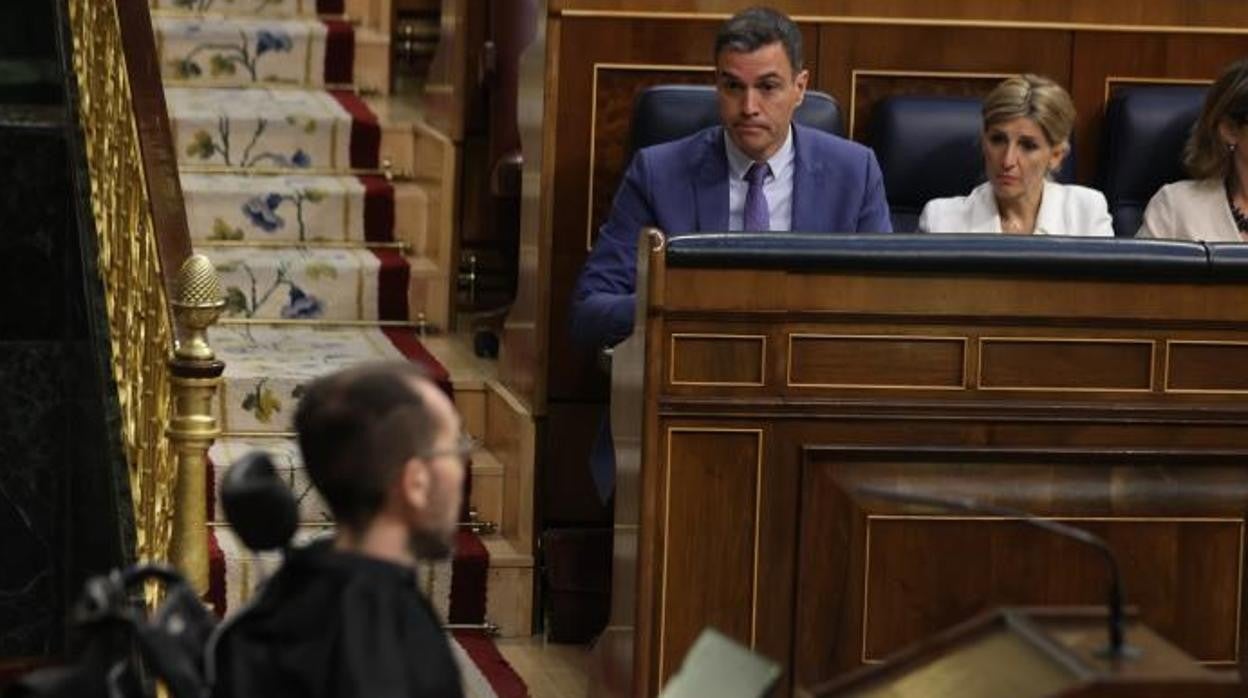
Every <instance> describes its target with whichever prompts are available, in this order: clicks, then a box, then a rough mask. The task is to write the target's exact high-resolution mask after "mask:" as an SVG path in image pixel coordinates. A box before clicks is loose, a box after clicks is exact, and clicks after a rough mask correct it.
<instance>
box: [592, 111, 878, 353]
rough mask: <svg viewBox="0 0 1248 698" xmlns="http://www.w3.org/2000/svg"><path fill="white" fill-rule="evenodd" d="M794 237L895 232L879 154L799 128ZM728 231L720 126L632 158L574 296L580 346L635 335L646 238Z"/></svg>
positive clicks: (606, 343) (795, 143) (795, 133)
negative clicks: (649, 230) (647, 231)
mask: <svg viewBox="0 0 1248 698" xmlns="http://www.w3.org/2000/svg"><path fill="white" fill-rule="evenodd" d="M793 147H794V160H793V165H794V171H793V220H792V224H791V227H792V229H793V230H794V231H798V232H803V233H854V232H892V224H891V222H890V219H889V215H888V202H887V201H886V200H885V198H884V180H883V177H882V176H881V175H880V166H879V164H878V163H876V161H875V154H874V153H873V152H871V150H870V149H868V148H866V147H863V146H861V145H858V144H857V143H854V142H852V141H847V140H845V139H843V138H837V137H836V136H833V135H830V134H827V133H824V132H822V131H818V130H815V129H812V128H808V127H805V126H801V125H799V124H797V123H794V124H793ZM646 226H655V227H657V228H659V229H660V230H662V231H663V232H665V233H668V234H672V233H689V232H697V231H706V232H723V231H726V230H728V156H727V154H726V153H725V152H724V129H723V127H721V126H713V127H711V128H707V129H704V130H702V131H699V132H697V133H695V134H693V135H692V136H689V137H687V138H682V139H680V140H677V141H671V142H670V143H662V144H660V145H655V146H651V147H649V148H644V149H642V150H640V151H638V153H637V154H636V155H635V156H634V157H633V161H632V164H630V165H629V167H628V171H627V172H626V173H625V174H624V181H623V183H621V184H620V188H619V191H617V192H616V195H615V203H614V204H613V205H612V207H611V215H610V217H609V218H608V219H607V222H606V223H604V224H603V226H602V227H601V228H600V229H599V231H598V241H597V242H595V243H594V249H593V251H591V252H590V254H589V259H588V260H586V262H585V267H584V269H582V270H581V277H580V279H578V280H577V283H576V290H575V292H574V293H573V297H572V317H571V329H572V335H573V338H574V339H576V340H577V341H578V342H580V343H583V344H587V345H591V346H598V347H601V346H612V345H615V344H617V343H619V342H620V341H622V340H624V339H625V338H626V337H628V335H629V334H631V333H632V331H633V313H634V310H635V308H634V299H633V293H634V291H635V289H636V282H637V236H638V235H639V234H640V232H641V229H642V228H644V227H646Z"/></svg>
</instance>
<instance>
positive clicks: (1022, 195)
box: [919, 75, 1114, 236]
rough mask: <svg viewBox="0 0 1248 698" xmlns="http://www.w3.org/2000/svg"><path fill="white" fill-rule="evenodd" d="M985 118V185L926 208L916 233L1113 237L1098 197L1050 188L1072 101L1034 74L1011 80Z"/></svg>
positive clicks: (1064, 146)
mask: <svg viewBox="0 0 1248 698" xmlns="http://www.w3.org/2000/svg"><path fill="white" fill-rule="evenodd" d="M983 113H984V129H983V136H982V138H981V147H982V149H983V153H984V171H985V172H986V173H987V175H988V181H987V182H985V183H983V184H981V185H979V186H978V187H975V189H974V190H972V191H971V193H970V194H969V195H967V196H954V197H950V198H947V199H934V200H932V201H929V202H927V205H926V206H924V207H923V213H922V214H921V215H920V216H919V231H920V232H927V233H1012V234H1016V235H1101V236H1112V235H1113V234H1114V228H1113V222H1112V220H1111V219H1110V217H1109V206H1108V205H1107V204H1106V203H1105V197H1104V196H1102V195H1101V193H1100V192H1098V191H1096V190H1095V189H1088V188H1087V187H1080V186H1075V185H1069V184H1057V183H1056V182H1053V181H1052V176H1053V173H1055V172H1057V170H1058V168H1060V167H1061V165H1062V160H1063V159H1065V157H1066V155H1067V154H1068V153H1069V152H1070V132H1071V130H1072V129H1074V126H1075V105H1074V102H1072V101H1071V99H1070V95H1069V94H1067V92H1066V90H1065V89H1063V88H1062V86H1061V85H1059V84H1057V83H1056V82H1053V81H1052V80H1050V79H1048V78H1045V77H1040V76H1038V75H1019V76H1017V77H1012V78H1009V79H1007V80H1005V81H1003V82H1002V83H1001V84H1000V85H997V87H996V88H995V89H993V91H992V92H991V93H989V95H988V97H987V98H985V100H984V112H983Z"/></svg>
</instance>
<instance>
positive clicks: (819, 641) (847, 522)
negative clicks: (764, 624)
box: [794, 447, 1248, 683]
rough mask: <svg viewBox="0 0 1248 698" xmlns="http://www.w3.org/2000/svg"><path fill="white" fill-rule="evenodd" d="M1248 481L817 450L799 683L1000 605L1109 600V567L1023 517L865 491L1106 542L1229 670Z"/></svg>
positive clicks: (1142, 605)
mask: <svg viewBox="0 0 1248 698" xmlns="http://www.w3.org/2000/svg"><path fill="white" fill-rule="evenodd" d="M1179 473H1182V475H1181V477H1182V479H1183V481H1184V486H1182V487H1176V486H1175V485H1174V484H1173V481H1174V479H1175V478H1178V477H1180V475H1179ZM1242 477H1243V475H1242V469H1241V468H1240V467H1239V466H1238V465H1236V464H1235V462H1234V461H1232V460H1229V459H1226V458H1221V457H1217V456H1214V457H1210V458H1207V459H1205V460H1204V461H1203V462H1202V459H1201V457H1200V456H1196V455H1188V456H1180V455H1177V454H1174V455H1171V456H1169V457H1159V456H1158V455H1156V454H1154V455H1151V456H1147V457H1140V456H1138V455H1126V454H1115V453H1113V452H1099V453H1098V452H1094V451H1089V452H1076V453H1069V452H1067V453H1057V454H1055V455H1052V456H1048V457H1046V456H1045V455H1044V454H1042V453H1040V452H1035V451H1033V452H1009V451H1004V450H998V451H995V452H994V451H993V450H991V449H987V450H981V449H967V450H965V451H962V452H959V451H958V450H957V449H950V450H947V451H940V452H931V453H927V454H923V453H918V454H916V453H912V452H903V451H896V452H893V453H884V452H882V451H881V452H877V453H873V452H872V451H871V450H870V449H853V448H843V449H842V448H834V447H833V448H827V449H819V448H813V449H808V450H807V458H806V460H805V465H804V470H803V480H802V498H803V506H802V512H803V513H802V515H801V520H800V523H799V527H800V534H799V535H800V542H799V545H798V548H799V551H800V552H799V561H798V567H799V570H800V572H799V576H800V579H799V582H798V584H799V590H798V598H797V604H798V607H799V608H803V609H806V612H804V613H801V614H797V616H796V626H795V632H796V638H797V639H796V645H795V647H796V660H795V661H796V664H795V668H794V669H795V672H796V675H797V677H798V680H799V681H800V682H803V683H805V682H808V681H809V682H816V681H820V680H823V679H826V678H829V677H831V676H833V675H835V674H837V673H838V672H840V671H844V670H845V669H849V668H853V667H857V666H860V665H861V664H863V663H865V662H870V661H875V660H879V659H881V658H883V657H884V656H885V655H887V654H888V653H891V652H894V651H896V650H898V649H901V648H902V647H904V646H905V645H907V644H909V643H912V642H915V641H918V640H920V639H922V638H923V637H926V636H928V635H930V634H932V633H935V632H937V631H939V630H941V629H944V628H946V627H949V626H952V625H954V624H956V623H958V622H961V621H962V620H965V619H966V618H968V617H970V616H973V615H974V614H975V613H977V612H979V611H982V610H985V609H987V608H991V607H993V606H997V605H1017V604H1022V605H1029V604H1030V605H1071V604H1085V605H1086V604H1098V603H1102V602H1103V600H1104V598H1105V592H1106V588H1107V573H1106V567H1105V562H1104V560H1103V558H1101V557H1100V556H1099V554H1098V553H1096V552H1095V551H1093V550H1091V549H1089V548H1087V546H1083V545H1080V544H1077V543H1074V542H1073V541H1069V540H1067V539H1063V538H1060V537H1057V536H1055V535H1053V534H1052V533H1049V532H1045V531H1040V530H1038V529H1034V528H1032V527H1030V526H1027V525H1025V524H1021V523H1019V522H1017V521H1014V520H1003V519H1001V518H999V517H975V516H972V515H967V514H964V513H960V512H940V511H932V510H930V509H924V508H913V507H904V506H900V505H895V504H891V503H884V502H877V501H871V500H866V499H862V498H860V497H859V496H858V495H857V494H856V488H857V487H859V486H862V485H868V484H870V485H875V486H882V487H888V488H899V489H902V490H905V491H910V492H915V493H919V494H927V495H933V496H945V497H950V496H952V497H970V498H972V499H975V500H978V501H982V502H985V503H989V504H995V505H1004V506H1009V507H1012V508H1018V509H1022V510H1026V511H1029V512H1032V513H1035V514H1038V515H1042V516H1049V517H1052V518H1055V519H1058V520H1062V521H1065V522H1067V523H1071V524H1074V525H1076V526H1078V527H1080V528H1084V529H1086V530H1089V531H1091V532H1093V533H1096V534H1098V535H1101V536H1102V537H1104V538H1105V539H1106V540H1107V541H1108V542H1109V544H1110V546H1111V548H1112V549H1113V550H1114V551H1115V553H1116V555H1117V557H1118V560H1119V564H1120V565H1121V566H1122V572H1123V580H1124V581H1123V584H1124V588H1125V589H1126V590H1127V592H1126V593H1127V596H1128V603H1130V604H1132V605H1134V606H1137V607H1138V608H1139V609H1140V613H1141V618H1142V620H1143V621H1144V622H1145V623H1147V624H1148V625H1149V626H1150V627H1152V628H1154V629H1155V630H1157V631H1158V632H1160V633H1161V634H1162V635H1163V636H1165V637H1166V638H1167V639H1169V640H1170V641H1172V642H1174V643H1176V644H1177V645H1178V646H1179V647H1180V648H1182V649H1184V650H1185V651H1187V652H1189V653H1191V654H1192V655H1193V656H1195V657H1196V658H1198V659H1200V660H1202V661H1205V662H1213V663H1220V664H1224V665H1234V664H1236V663H1237V662H1238V661H1239V658H1240V634H1241V632H1242V621H1241V608H1240V593H1241V588H1242V585H1243V579H1242V578H1241V575H1242V569H1241V565H1240V562H1241V560H1242V557H1243V542H1244V539H1243V534H1244V530H1243V528H1244V511H1245V507H1248V492H1245V490H1244V489H1243V488H1241V487H1239V486H1238V485H1235V486H1227V485H1229V484H1230V483H1233V482H1239V481H1240V479H1241V478H1242ZM830 551H834V552H830ZM845 570H852V571H853V572H851V573H850V574H849V576H848V579H846V578H845V576H846V575H845V572H844V571H845Z"/></svg>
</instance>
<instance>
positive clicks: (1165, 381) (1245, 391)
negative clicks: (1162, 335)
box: [1161, 339, 1248, 395]
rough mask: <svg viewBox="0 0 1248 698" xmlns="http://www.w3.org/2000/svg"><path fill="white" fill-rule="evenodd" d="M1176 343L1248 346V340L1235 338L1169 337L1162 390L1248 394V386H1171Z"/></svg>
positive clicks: (1206, 393)
mask: <svg viewBox="0 0 1248 698" xmlns="http://www.w3.org/2000/svg"><path fill="white" fill-rule="evenodd" d="M1175 345H1188V346H1213V347H1217V346H1223V347H1248V341H1245V342H1236V341H1233V340H1212V339H1207V340H1202V339H1167V340H1165V347H1166V361H1165V364H1164V367H1163V373H1162V375H1163V378H1162V384H1161V385H1162V392H1165V393H1170V394H1171V395H1248V388H1228V389H1224V390H1214V389H1205V388H1171V387H1170V364H1171V362H1172V361H1174V352H1173V351H1171V347H1173V346H1175Z"/></svg>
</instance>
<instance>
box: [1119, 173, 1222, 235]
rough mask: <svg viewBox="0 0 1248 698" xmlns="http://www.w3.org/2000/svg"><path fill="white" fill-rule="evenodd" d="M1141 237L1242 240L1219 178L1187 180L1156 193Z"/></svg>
mask: <svg viewBox="0 0 1248 698" xmlns="http://www.w3.org/2000/svg"><path fill="white" fill-rule="evenodd" d="M1135 236H1136V237H1140V238H1171V239H1174V240H1198V241H1207V242H1243V241H1244V240H1243V238H1241V237H1240V236H1239V229H1238V228H1236V227H1235V217H1234V216H1232V215H1231V205H1230V204H1229V203H1227V201H1226V187H1225V185H1223V184H1222V182H1221V181H1220V180H1217V179H1185V180H1183V181H1182V182H1174V183H1173V184H1167V185H1166V186H1164V187H1162V188H1161V189H1159V190H1158V191H1157V193H1156V194H1153V198H1152V199H1150V200H1149V202H1148V208H1146V209H1144V222H1143V223H1142V224H1141V225H1140V232H1138V233H1136V235H1135Z"/></svg>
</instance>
